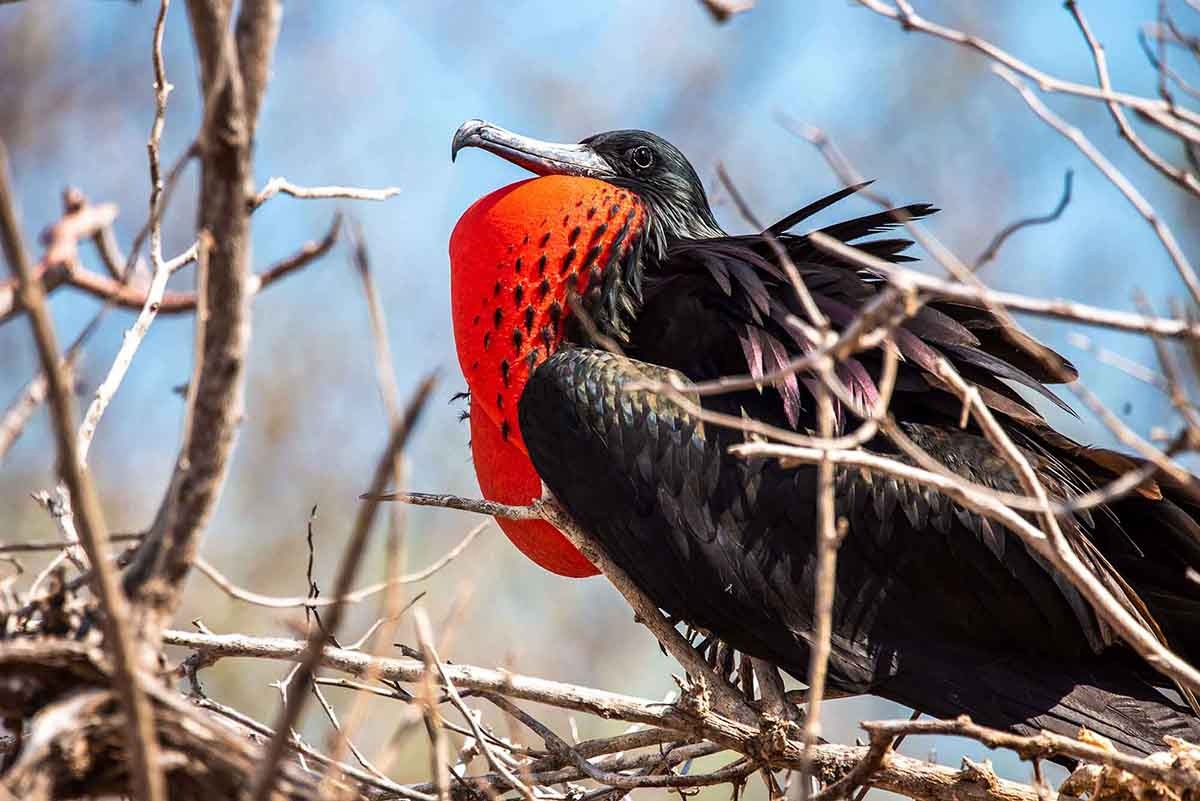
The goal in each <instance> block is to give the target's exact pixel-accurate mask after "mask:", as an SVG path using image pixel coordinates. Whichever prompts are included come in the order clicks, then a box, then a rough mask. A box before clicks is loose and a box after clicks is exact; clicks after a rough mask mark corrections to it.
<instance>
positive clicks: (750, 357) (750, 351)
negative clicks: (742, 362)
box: [738, 324, 763, 381]
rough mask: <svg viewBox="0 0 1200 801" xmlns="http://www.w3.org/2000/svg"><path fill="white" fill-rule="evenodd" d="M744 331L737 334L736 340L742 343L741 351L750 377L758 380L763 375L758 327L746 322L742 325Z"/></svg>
mask: <svg viewBox="0 0 1200 801" xmlns="http://www.w3.org/2000/svg"><path fill="white" fill-rule="evenodd" d="M743 328H744V329H745V333H742V334H738V342H740V343H741V345H742V353H744V354H745V355H746V367H747V368H749V370H750V377H751V378H753V379H754V380H755V381H758V380H759V379H761V378H762V377H763V349H762V343H761V342H760V341H759V333H760V332H759V329H758V328H757V327H756V326H753V325H750V324H746V325H745V326H743Z"/></svg>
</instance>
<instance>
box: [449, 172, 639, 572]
mask: <svg viewBox="0 0 1200 801" xmlns="http://www.w3.org/2000/svg"><path fill="white" fill-rule="evenodd" d="M644 220H645V212H644V209H643V207H642V205H641V203H640V202H639V201H638V199H637V198H636V196H634V195H633V194H632V193H631V192H629V191H628V190H624V189H620V188H619V187H615V186H613V185H611V184H608V183H605V182H603V181H598V180H594V179H591V178H575V177H569V176H557V175H553V176H546V177H542V178H531V179H529V180H526V181H521V182H519V183H515V184H512V185H510V186H506V187H504V188H502V189H498V190H496V191H495V192H492V193H491V194H489V195H486V196H485V197H483V198H480V199H479V200H477V201H476V202H475V203H474V204H473V205H472V206H471V207H470V208H469V209H467V211H466V212H465V213H464V214H463V216H462V218H461V219H459V221H458V224H457V225H456V226H455V228H454V232H453V233H452V234H451V235H450V299H451V312H452V316H453V320H454V341H455V345H456V347H457V350H458V361H459V365H460V367H461V368H462V371H463V375H464V376H465V377H466V379H467V385H468V387H470V390H471V450H472V452H473V455H474V460H475V472H476V475H477V476H478V478H479V486H480V489H481V490H482V491H483V494H484V497H486V498H488V499H489V500H495V501H500V502H503V503H511V504H525V503H528V502H530V501H532V500H533V499H534V498H536V497H537V496H538V495H539V494H540V492H541V480H540V479H539V478H538V476H537V473H536V472H535V471H534V469H533V464H532V463H531V462H530V461H529V457H528V455H527V452H526V450H525V443H524V441H523V440H522V438H521V431H520V426H519V425H518V423H517V401H518V399H519V398H520V397H521V392H522V391H523V390H524V389H525V382H526V381H527V380H528V378H529V376H530V374H531V373H532V372H533V370H534V369H536V368H537V365H539V364H540V363H541V362H543V361H545V360H546V358H547V357H548V356H549V355H550V354H551V353H553V352H554V351H555V350H557V348H558V347H559V345H560V343H561V342H562V336H563V325H564V323H565V322H566V319H567V317H568V316H569V314H570V307H569V304H568V302H567V294H568V290H569V289H570V288H572V287H573V288H574V289H575V290H576V291H577V292H579V293H581V294H582V293H583V292H585V291H586V290H587V288H588V286H589V285H590V282H592V281H594V280H596V279H597V278H598V277H599V276H600V275H601V274H602V272H603V270H604V267H605V266H606V265H607V264H608V262H609V259H610V258H611V256H612V253H611V249H612V246H613V242H614V240H616V239H617V237H618V233H619V232H620V231H621V230H622V228H623V227H625V226H626V225H628V228H627V230H628V234H627V235H626V236H625V238H624V240H623V241H621V242H620V243H619V245H618V247H620V248H625V247H628V244H629V241H630V240H631V239H632V238H633V234H634V233H635V232H636V231H638V229H639V228H640V227H641V226H642V224H643V222H644ZM500 527H501V528H502V529H503V530H504V532H505V534H507V535H508V538H509V539H510V540H512V542H513V543H514V544H515V545H516V546H517V547H518V548H520V549H521V551H522V552H523V553H524V554H525V555H526V556H528V557H529V558H530V559H532V560H533V561H535V562H537V563H538V564H539V565H541V566H542V567H544V568H546V569H547V570H550V571H552V572H554V573H558V574H560V575H564V576H577V577H578V576H590V575H595V574H596V572H597V571H596V569H595V568H594V567H593V566H592V565H591V563H590V562H588V561H587V560H586V559H585V558H584V557H583V555H582V554H581V553H579V551H578V550H576V549H575V547H574V546H573V545H571V544H570V542H569V541H568V540H567V539H566V538H565V537H564V536H563V535H562V534H561V533H560V532H559V531H558V530H557V529H555V528H554V527H553V526H550V525H549V524H547V523H544V522H542V521H537V520H534V521H516V520H505V521H500Z"/></svg>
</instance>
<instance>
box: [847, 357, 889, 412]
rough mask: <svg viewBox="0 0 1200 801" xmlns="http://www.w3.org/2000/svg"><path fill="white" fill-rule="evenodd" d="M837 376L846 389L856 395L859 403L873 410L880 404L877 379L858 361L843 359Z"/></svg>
mask: <svg viewBox="0 0 1200 801" xmlns="http://www.w3.org/2000/svg"><path fill="white" fill-rule="evenodd" d="M836 369H837V375H838V378H840V379H841V381H842V383H843V384H845V385H846V388H847V389H849V390H850V392H851V393H852V394H853V395H855V396H856V397H857V399H858V401H859V402H860V403H861V404H862V405H863V406H864V407H865V408H866V409H867V410H870V409H872V408H873V407H874V406H875V404H876V403H878V402H879V387H877V386H876V385H875V379H873V378H871V374H870V373H868V372H867V368H865V367H863V366H862V362H860V361H859V360H858V359H843V360H842V361H840V362H838V364H837V368H836Z"/></svg>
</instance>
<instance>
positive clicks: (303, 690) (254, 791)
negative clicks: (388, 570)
mask: <svg viewBox="0 0 1200 801" xmlns="http://www.w3.org/2000/svg"><path fill="white" fill-rule="evenodd" d="M433 383H434V382H433V379H432V378H426V379H425V380H424V381H422V382H421V384H420V385H419V386H418V387H417V390H416V392H415V393H414V394H413V396H412V398H411V400H410V401H409V403H408V407H407V408H406V410H405V414H404V417H403V419H402V420H401V421H400V424H399V425H397V426H394V427H393V429H392V434H391V437H390V439H389V441H388V444H387V447H386V448H385V449H384V452H383V455H382V457H381V458H380V459H379V463H378V464H377V465H376V466H375V474H374V478H373V479H372V481H371V488H372V490H371V491H372V493H373V494H378V493H379V492H380V491H381V490H382V489H383V486H384V484H385V483H386V482H387V480H388V476H390V475H391V472H392V464H393V460H394V459H395V457H396V454H397V453H399V452H401V451H402V450H403V448H404V446H405V444H406V443H407V441H408V437H409V435H410V434H411V433H412V430H413V427H414V426H415V425H416V422H417V419H418V417H419V416H420V413H421V410H422V409H423V408H424V406H425V401H426V399H427V398H428V397H429V393H430V391H431V390H432V389H433ZM377 507H378V504H377V503H376V502H374V501H367V502H366V503H364V504H362V505H361V506H360V507H359V510H358V514H357V516H356V517H355V521H354V528H353V529H352V531H351V533H350V537H349V538H348V539H347V542H346V550H345V553H344V554H343V556H342V561H341V564H340V565H339V566H338V574H337V577H336V579H335V580H334V592H333V595H334V597H335V598H342V597H344V596H346V595H347V594H349V592H350V587H351V585H352V584H353V583H354V577H355V576H356V575H357V573H358V568H359V565H360V564H361V562H362V557H363V554H364V553H365V552H366V545H367V535H368V534H369V533H370V530H371V523H372V522H373V521H374V518H375V510H376V508H377ZM345 608H346V605H345V604H344V603H338V604H334V605H333V606H332V607H330V610H329V614H328V615H327V616H326V617H325V625H324V627H321V626H314V627H313V631H312V634H311V636H310V637H309V641H308V647H307V649H306V652H305V654H304V658H303V659H302V660H301V662H300V671H299V673H298V674H297V675H296V677H295V679H294V680H293V681H292V684H291V687H290V690H289V693H288V702H287V704H285V705H284V707H283V709H281V710H280V713H279V719H278V721H277V723H276V726H275V735H274V736H273V737H272V738H271V741H270V742H269V743H268V745H267V749H266V753H265V754H264V757H263V763H262V766H261V768H260V770H259V772H258V774H257V775H256V776H255V777H254V782H253V783H252V785H251V792H250V794H249V795H250V798H251V799H253V801H266V799H267V798H268V796H269V795H270V792H271V787H272V786H273V784H274V779H275V771H276V769H277V767H278V765H279V762H280V760H281V759H283V756H284V753H285V752H286V750H287V746H288V732H290V731H291V729H292V727H293V726H294V725H295V723H296V721H297V720H298V719H299V716H300V712H301V710H302V708H303V701H304V699H305V698H306V697H307V696H308V687H309V686H310V685H311V684H312V677H313V674H314V673H315V671H316V668H317V666H318V665H319V664H320V662H321V652H322V648H323V646H324V644H325V639H326V636H327V634H326V632H328V633H329V634H330V635H332V634H335V633H336V632H337V630H338V626H339V625H340V623H341V620H342V616H343V614H344V612H345Z"/></svg>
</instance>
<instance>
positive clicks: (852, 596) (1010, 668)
mask: <svg viewBox="0 0 1200 801" xmlns="http://www.w3.org/2000/svg"><path fill="white" fill-rule="evenodd" d="M662 373H663V371H662V370H661V368H657V367H652V366H647V365H644V364H641V363H638V362H635V361H632V360H630V359H628V358H625V357H621V356H617V355H613V354H610V353H606V352H602V351H597V350H591V349H577V348H568V349H566V350H563V351H560V352H559V353H557V354H556V355H554V356H553V357H551V358H550V359H549V360H548V361H546V362H545V363H544V364H542V365H541V366H539V367H538V369H537V371H536V372H535V373H534V375H533V377H532V378H531V379H530V381H529V384H528V385H527V387H526V389H525V391H524V393H523V394H522V397H521V401H520V408H519V419H520V425H521V429H522V431H523V432H524V435H525V442H526V445H527V447H528V448H529V455H530V458H531V459H532V461H533V463H534V466H535V467H536V468H537V471H538V473H539V475H541V476H542V478H543V480H544V481H545V483H546V484H547V485H548V487H549V488H550V490H551V491H552V492H553V493H554V494H555V496H556V497H557V498H559V500H560V501H561V502H562V503H563V504H564V506H565V507H566V508H567V509H568V510H569V511H570V513H571V514H572V515H573V516H574V517H575V518H576V519H577V521H578V522H579V523H580V524H581V525H582V526H583V527H584V528H585V529H586V530H588V531H589V532H590V533H591V535H592V536H593V537H595V538H596V539H597V541H598V542H599V544H600V545H601V547H603V548H604V550H605V552H606V553H607V554H608V555H609V556H610V557H611V558H612V559H614V561H616V562H617V564H619V565H620V566H621V568H622V569H624V570H625V571H626V572H627V573H628V574H629V576H630V577H631V578H632V579H633V581H634V582H635V583H636V584H637V585H638V586H639V587H641V588H642V590H643V591H645V592H646V593H647V594H648V595H649V596H650V597H651V598H652V599H653V601H654V602H655V603H656V604H657V605H659V606H660V607H661V608H663V609H664V610H666V611H667V612H668V613H670V614H672V615H673V616H675V617H677V618H679V619H682V620H685V621H687V622H689V623H690V624H692V625H694V626H696V627H698V628H700V629H703V630H706V631H707V632H710V633H711V634H713V635H715V636H716V637H718V638H720V639H722V640H724V641H726V642H728V643H729V644H731V645H732V646H733V647H735V648H737V649H738V650H740V651H742V652H744V653H748V654H751V655H754V656H758V657H760V658H764V659H768V660H771V661H772V662H774V663H775V664H778V665H779V666H780V667H782V668H784V669H785V670H788V671H789V672H791V673H793V675H796V676H798V677H801V678H803V677H804V675H805V671H806V668H807V664H808V658H809V643H810V637H811V632H812V630H813V586H814V578H815V576H814V572H815V564H816V560H815V550H816V549H815V537H814V529H815V509H816V481H815V472H814V468H812V467H811V466H803V467H798V468H794V469H785V468H784V467H781V466H780V465H779V463H778V462H776V461H775V460H762V459H738V458H734V457H732V456H731V455H730V454H729V453H728V446H729V445H730V444H731V443H732V442H734V441H736V436H735V435H733V434H731V433H730V432H729V431H728V430H726V429H720V428H714V427H713V426H711V425H705V424H703V423H702V422H701V421H700V420H698V419H697V418H696V417H695V416H693V415H692V414H689V413H688V412H687V411H686V410H685V409H684V408H683V407H681V406H680V405H679V404H677V403H676V402H674V401H671V400H669V399H667V398H665V397H664V396H663V395H661V394H659V393H655V392H653V391H649V390H647V389H644V388H639V386H640V387H644V386H645V385H646V383H647V380H654V379H657V378H661V376H662ZM680 378H681V377H680ZM909 430H910V433H911V434H912V435H914V436H915V437H917V438H921V437H924V439H923V440H922V441H921V444H922V445H923V446H924V447H926V448H927V449H928V450H930V451H931V452H933V453H934V454H935V455H936V456H937V457H938V458H941V459H943V460H945V461H947V462H949V461H951V460H955V459H958V460H962V463H963V464H965V466H966V468H967V469H968V470H969V472H970V474H971V475H970V477H971V478H973V479H975V480H978V481H981V482H985V483H990V484H992V485H999V486H1003V480H1002V479H1000V478H997V477H998V476H1002V475H1003V472H1002V470H1001V468H1000V467H999V465H998V463H997V462H998V460H997V459H996V457H994V456H992V455H990V452H989V451H988V449H987V447H986V445H985V444H984V443H983V442H981V441H979V438H978V437H977V435H973V434H970V433H964V432H948V431H945V430H942V429H936V428H933V427H929V426H925V427H922V426H920V425H912V426H909ZM971 438H974V439H971ZM1028 455H1029V457H1030V458H1031V459H1033V461H1034V463H1035V465H1036V466H1037V469H1038V470H1039V472H1041V473H1042V475H1043V477H1044V478H1045V479H1046V481H1047V483H1048V484H1049V485H1050V486H1051V488H1052V491H1055V490H1057V491H1058V492H1065V491H1066V490H1065V489H1063V487H1062V484H1061V482H1058V483H1056V479H1055V476H1054V474H1053V473H1054V471H1053V469H1052V468H1051V466H1049V465H1048V464H1047V463H1046V462H1045V461H1044V460H1042V459H1040V458H1039V457H1038V454H1036V453H1034V452H1030V453H1029V454H1028ZM1014 483H1015V482H1014ZM835 487H836V497H837V513H838V515H839V516H840V517H844V518H845V519H846V520H847V521H848V523H849V526H848V531H847V534H846V536H845V538H844V540H843V542H842V545H841V547H840V551H839V553H838V569H837V578H836V581H837V583H836V591H835V601H834V607H833V620H832V622H833V636H832V655H831V658H830V679H831V682H832V684H833V686H835V687H838V688H840V689H842V690H845V691H850V692H873V693H876V694H880V695H884V696H886V697H889V698H892V699H894V700H897V701H900V702H902V703H906V704H909V705H912V706H916V707H917V708H920V709H922V710H924V711H926V712H928V713H930V714H934V715H942V716H952V715H956V714H960V713H963V712H966V713H968V714H972V715H973V716H974V717H975V718H976V720H979V721H981V722H984V723H987V724H989V725H995V726H1015V727H1017V728H1019V729H1021V730H1024V731H1030V732H1034V731H1037V730H1038V729H1039V728H1042V727H1045V728H1050V729H1052V730H1054V731H1058V732H1060V733H1064V734H1069V733H1072V732H1074V731H1077V730H1078V727H1079V726H1080V725H1087V726H1089V727H1090V728H1092V729H1093V730H1096V731H1101V732H1103V733H1104V734H1105V735H1106V736H1109V737H1112V738H1113V739H1114V741H1115V742H1117V743H1118V744H1120V745H1122V747H1126V748H1128V749H1130V750H1132V751H1135V752H1146V751H1148V750H1152V749H1153V748H1154V747H1155V745H1156V744H1161V735H1162V734H1163V733H1174V734H1179V735H1182V736H1194V735H1195V734H1196V733H1197V731H1196V727H1195V725H1194V724H1195V722H1196V721H1195V719H1194V718H1192V717H1191V716H1190V715H1189V714H1188V713H1187V712H1186V710H1181V709H1179V708H1178V707H1176V706H1173V705H1171V704H1170V703H1168V702H1166V701H1164V700H1163V698H1162V697H1161V696H1159V695H1158V694H1157V692H1156V691H1155V690H1154V689H1153V687H1152V686H1151V683H1150V682H1148V681H1146V680H1145V679H1144V678H1143V677H1142V676H1141V675H1140V673H1139V671H1138V670H1137V669H1136V667H1135V668H1132V669H1130V668H1127V667H1124V666H1123V665H1115V664H1114V665H1110V664H1109V662H1110V657H1109V654H1111V653H1113V652H1112V651H1108V652H1106V653H1105V654H1102V655H1100V656H1097V654H1096V650H1098V649H1099V647H1100V645H1101V644H1102V642H1103V640H1104V637H1105V633H1104V631H1103V630H1102V628H1101V627H1100V626H1099V624H1098V623H1097V622H1096V620H1095V617H1094V615H1092V613H1091V610H1090V609H1089V608H1088V607H1087V606H1086V604H1085V603H1084V602H1083V601H1082V599H1081V598H1079V596H1078V595H1077V594H1076V593H1075V592H1074V590H1073V589H1071V588H1070V587H1069V586H1067V585H1066V584H1065V583H1063V582H1062V581H1060V580H1058V579H1056V577H1055V576H1054V575H1053V573H1052V572H1051V571H1050V570H1048V569H1047V567H1046V566H1045V565H1044V564H1042V563H1041V561H1040V560H1039V559H1037V558H1036V557H1035V556H1034V555H1032V554H1031V552H1030V551H1029V550H1028V549H1026V548H1025V547H1024V546H1023V545H1022V544H1021V542H1020V541H1019V540H1017V539H1016V538H1015V537H1014V536H1013V535H1011V534H1009V533H1007V532H1005V531H1003V530H1000V529H999V528H997V527H995V526H994V525H993V524H991V523H988V522H986V521H983V520H982V519H980V518H978V517H977V516H975V515H972V514H970V513H968V512H966V511H965V510H963V509H961V508H958V507H956V506H955V505H954V504H953V503H951V502H950V501H949V500H947V499H946V498H944V497H942V496H939V495H936V494H932V493H930V492H928V491H927V490H924V489H922V488H920V487H918V486H915V485H911V484H907V483H905V482H900V481H896V480H893V479H891V478H888V477H885V476H871V475H865V474H863V473H861V472H859V471H857V470H839V471H838V472H837V476H836V484H835ZM1003 488H1005V489H1012V488H1014V487H1013V486H1012V485H1009V486H1003ZM1056 494H1057V493H1056ZM1105 564H1106V563H1105V562H1104V561H1103V560H1100V562H1099V569H1101V570H1104V569H1105V568H1104V565H1105ZM1081 684H1082V685H1086V686H1085V687H1083V688H1082V689H1079V688H1077V685H1081ZM1134 699H1136V700H1134Z"/></svg>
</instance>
